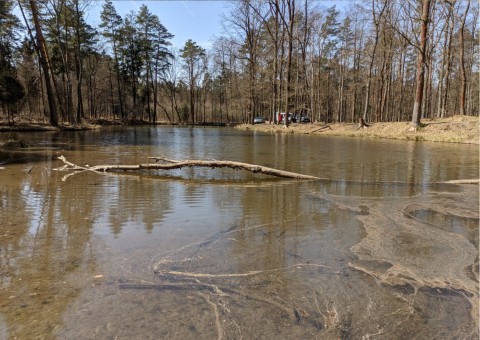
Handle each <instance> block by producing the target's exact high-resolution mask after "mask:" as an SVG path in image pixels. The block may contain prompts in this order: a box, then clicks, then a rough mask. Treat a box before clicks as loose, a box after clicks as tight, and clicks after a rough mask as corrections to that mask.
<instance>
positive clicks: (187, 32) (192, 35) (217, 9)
mask: <svg viewBox="0 0 480 340" xmlns="http://www.w3.org/2000/svg"><path fill="white" fill-rule="evenodd" d="M353 1H354V0H343V1H342V0H337V1H325V0H317V1H314V3H315V2H317V4H318V5H320V6H322V7H331V6H333V5H336V6H337V8H338V9H341V8H342V7H346V5H347V4H348V3H351V2H353ZM103 3H104V1H103V0H100V1H99V0H97V1H93V2H92V8H91V9H90V10H89V11H88V19H87V20H88V21H89V22H90V23H91V24H93V25H95V26H98V24H99V23H100V11H101V9H102V4H103ZM302 3H303V2H302ZM113 4H114V6H115V8H116V9H117V12H118V13H119V14H120V15H121V16H122V17H123V16H124V15H125V14H127V13H128V12H130V11H132V10H133V11H135V12H138V10H139V8H140V6H141V5H142V4H145V5H147V7H148V8H149V10H150V12H152V13H154V14H156V15H158V17H159V18H160V21H161V22H162V24H163V25H164V26H165V27H166V28H167V29H168V31H169V32H170V33H172V34H174V35H175V37H174V38H173V39H172V40H171V42H172V46H173V47H175V48H177V49H180V48H182V47H183V46H184V44H185V42H186V41H187V40H188V39H192V40H193V41H195V42H196V43H197V44H198V45H200V46H202V47H204V48H206V49H208V48H209V47H211V45H212V41H213V39H214V38H215V37H219V36H221V35H222V33H223V27H222V24H221V16H222V14H225V15H228V13H229V2H228V1H201V0H190V1H178V0H177V1H174V0H170V1H165V0H113Z"/></svg>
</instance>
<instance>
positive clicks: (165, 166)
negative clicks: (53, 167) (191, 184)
mask: <svg viewBox="0 0 480 340" xmlns="http://www.w3.org/2000/svg"><path fill="white" fill-rule="evenodd" d="M58 159H59V160H61V161H62V162H63V163H65V165H64V166H63V167H62V168H59V169H57V170H59V171H66V170H75V171H94V172H107V171H137V170H173V169H180V168H184V167H203V168H231V169H236V170H246V171H250V172H253V173H261V174H264V175H270V176H276V177H283V178H295V179H309V180H314V179H320V178H319V177H316V176H310V175H303V174H298V173H295V172H289V171H283V170H278V169H274V168H269V167H266V166H261V165H256V164H249V163H243V162H235V161H217V160H197V159H194V160H182V161H179V160H174V159H168V158H166V157H149V158H148V159H151V160H154V161H155V162H158V161H163V162H164V163H162V164H159V163H145V164H131V165H109V164H107V165H95V166H79V165H76V164H74V163H71V162H69V161H67V159H66V158H65V157H64V156H60V157H58Z"/></svg>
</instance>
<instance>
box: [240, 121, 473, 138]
mask: <svg viewBox="0 0 480 340" xmlns="http://www.w3.org/2000/svg"><path fill="white" fill-rule="evenodd" d="M237 128H238V129H242V130H252V131H262V132H276V133H302V134H311V135H322V136H344V137H366V138H388V139H404V140H417V141H433V142H447V143H465V144H480V133H479V132H480V119H479V117H471V116H453V117H449V118H436V119H424V120H422V127H420V128H418V129H417V131H414V129H413V128H412V125H411V124H410V123H408V122H400V123H371V124H370V126H369V127H368V128H360V129H359V128H358V124H357V123H339V124H328V125H325V124H323V123H312V124H298V123H292V124H291V125H290V126H289V127H288V128H285V127H284V126H283V125H272V124H268V123H265V124H256V125H250V124H243V125H238V126H237Z"/></svg>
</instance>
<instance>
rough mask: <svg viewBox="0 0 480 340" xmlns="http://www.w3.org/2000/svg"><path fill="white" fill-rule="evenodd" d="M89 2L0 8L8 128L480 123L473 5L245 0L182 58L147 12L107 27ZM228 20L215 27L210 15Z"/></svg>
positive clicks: (108, 4)
mask: <svg viewBox="0 0 480 340" xmlns="http://www.w3.org/2000/svg"><path fill="white" fill-rule="evenodd" d="M91 2H92V1H91V0H2V1H0V120H4V121H8V122H14V121H43V122H46V123H49V124H51V125H58V124H81V123H82V122H85V121H92V120H104V119H106V120H124V121H135V120H143V121H147V122H170V123H190V124H202V123H207V122H210V123H212V122H216V123H248V122H252V121H253V118H254V117H256V116H263V117H265V118H266V119H268V120H271V121H274V119H275V114H274V113H275V112H292V113H294V114H296V115H301V116H307V117H309V118H310V119H311V120H312V121H322V122H353V121H357V120H358V119H359V118H362V117H363V118H364V119H365V120H366V121H373V122H380V121H384V122H386V121H411V122H413V123H414V124H418V123H420V119H422V118H433V117H446V116H453V115H457V114H464V115H475V116H478V115H479V96H480V92H479V42H478V27H477V23H478V15H479V5H478V2H477V1H471V0H450V1H448V0H364V1H356V2H354V1H352V2H348V3H345V2H344V3H343V5H342V6H341V10H340V9H339V8H337V7H335V6H333V7H329V8H325V7H324V6H322V2H319V1H310V0H268V1H267V0H265V1H258V0H236V1H231V2H230V3H229V7H228V8H229V9H228V12H226V13H225V15H224V17H223V18H222V23H223V26H224V28H225V29H224V31H223V32H218V37H217V38H215V40H214V41H213V43H212V46H211V48H209V49H205V48H203V47H201V46H199V45H198V44H197V43H196V42H195V41H192V40H188V41H186V42H185V44H184V46H183V47H182V48H181V49H179V50H175V49H174V48H171V43H170V40H171V39H172V37H173V35H174V34H175V32H169V30H168V28H167V27H165V26H164V25H163V24H162V23H161V21H160V19H159V17H158V16H157V15H156V14H154V13H152V12H151V11H150V10H149V9H148V7H147V6H146V5H142V6H141V7H140V9H139V10H138V11H137V12H130V13H128V14H126V15H125V16H124V17H122V16H120V15H119V14H118V13H117V10H116V8H115V1H111V0H105V1H104V3H103V4H102V6H101V14H100V19H101V24H100V25H99V26H98V27H92V26H91V25H90V24H89V23H88V22H87V20H86V18H87V14H88V11H89V10H91V9H92V4H91ZM212 20H216V18H212Z"/></svg>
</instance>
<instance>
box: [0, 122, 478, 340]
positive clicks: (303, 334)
mask: <svg viewBox="0 0 480 340" xmlns="http://www.w3.org/2000/svg"><path fill="white" fill-rule="evenodd" d="M0 138H2V139H6V138H17V139H23V140H24V141H25V142H27V143H28V144H29V147H28V148H24V149H20V150H18V149H17V150H10V151H3V152H0V168H1V169H0V264H1V268H0V269H1V272H0V338H2V339H3V338H5V339H8V338H10V339H167V338H168V339H190V338H200V339H215V338H217V339H240V338H244V339H254V338H259V339H272V338H279V339H301V338H303V339H305V338H319V339H415V338H416V339H434V338H435V339H440V338H445V339H446V338H459V339H462V338H463V339H470V338H478V297H479V296H478V288H479V283H478V282H479V281H478V278H479V274H478V264H479V262H478V261H479V260H478V257H479V252H478V243H479V242H478V232H479V219H478V217H479V210H478V209H479V208H478V205H479V191H478V186H476V185H452V184H442V183H441V182H444V181H447V180H451V179H468V178H478V175H479V148H478V146H477V145H457V144H443V143H426V142H406V141H390V140H364V139H356V138H335V137H328V138H327V137H321V136H303V135H294V134H260V133H254V132H249V131H237V130H234V129H229V128H181V127H160V128H154V127H129V128H104V129H101V130H99V131H83V132H60V133H58V132H57V133H45V132H43V133H22V134H8V135H7V134H3V135H0ZM60 155H63V156H65V157H66V158H67V160H68V161H70V162H73V163H75V164H79V165H84V164H89V165H97V164H138V163H145V162H148V160H147V157H149V156H162V155H165V156H167V157H169V158H173V159H216V160H234V161H241V162H248V163H255V164H260V165H264V166H269V167H274V168H278V169H282V170H288V171H292V172H298V173H303V174H308V175H313V176H318V177H321V178H322V179H321V180H316V181H297V180H289V179H280V178H272V177H268V176H265V175H255V174H251V173H248V172H244V171H237V170H231V169H199V168H187V169H180V170H174V171H168V172H160V171H145V172H141V173H138V172H137V173H128V172H122V173H114V174H112V173H104V174H98V173H93V172H80V173H72V172H71V171H70V172H68V171H58V169H59V168H61V167H62V165H63V163H62V162H60V161H59V160H58V159H57V157H58V156H60Z"/></svg>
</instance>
